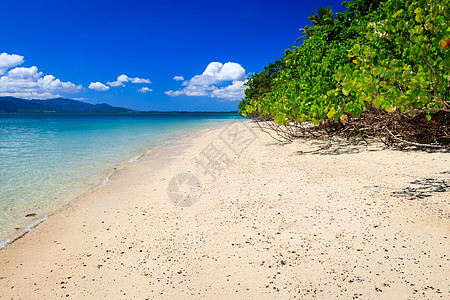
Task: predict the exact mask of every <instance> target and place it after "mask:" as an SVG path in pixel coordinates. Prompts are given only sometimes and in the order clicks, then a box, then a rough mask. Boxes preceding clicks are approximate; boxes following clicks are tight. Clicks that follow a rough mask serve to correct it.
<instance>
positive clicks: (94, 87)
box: [89, 81, 109, 92]
mask: <svg viewBox="0 0 450 300" xmlns="http://www.w3.org/2000/svg"><path fill="white" fill-rule="evenodd" d="M89 88H90V89H91V90H95V91H100V92H104V91H107V90H109V86H107V85H104V84H103V83H101V82H98V81H97V82H91V84H90V85H89Z"/></svg>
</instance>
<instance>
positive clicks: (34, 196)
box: [0, 113, 242, 248]
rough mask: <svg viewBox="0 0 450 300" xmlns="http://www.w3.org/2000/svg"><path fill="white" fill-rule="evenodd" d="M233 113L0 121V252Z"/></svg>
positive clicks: (31, 117) (7, 118)
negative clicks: (112, 179) (149, 156)
mask: <svg viewBox="0 0 450 300" xmlns="http://www.w3.org/2000/svg"><path fill="white" fill-rule="evenodd" d="M241 118H242V117H241V116H240V115H238V114H237V113H132V114H128V113H127V114H56V113H48V114H46V113H39V114H32V113H27V114H2V113H0V248H3V247H4V246H5V245H7V244H8V243H9V242H11V241H13V240H14V239H16V238H17V237H19V236H21V235H22V234H24V233H25V232H27V231H29V230H30V229H31V228H33V227H34V226H36V225H37V224H39V223H40V222H42V221H43V220H45V219H46V218H47V216H48V215H49V214H51V213H53V212H55V211H57V210H59V209H61V208H62V207H64V206H65V205H67V204H69V203H70V202H71V201H73V200H75V199H76V197H77V196H79V195H82V194H83V193H85V192H87V191H89V190H91V189H93V188H96V187H101V186H102V185H104V184H105V183H106V181H107V180H108V176H110V175H111V174H112V173H114V171H115V169H118V168H121V167H123V166H125V165H126V164H129V163H133V161H136V160H137V159H138V157H140V156H141V155H143V154H144V153H146V152H147V151H149V150H150V149H151V148H153V147H155V146H158V145H161V144H163V143H165V142H168V141H170V140H173V139H176V138H179V137H181V136H183V135H186V134H189V133H192V132H194V131H197V130H201V129H204V128H209V127H214V126H218V125H221V124H225V123H227V122H231V121H233V120H234V119H241Z"/></svg>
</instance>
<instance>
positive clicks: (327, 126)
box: [253, 109, 450, 149]
mask: <svg viewBox="0 0 450 300" xmlns="http://www.w3.org/2000/svg"><path fill="white" fill-rule="evenodd" d="M253 120H254V121H255V122H256V123H257V124H258V126H259V127H260V128H261V130H263V131H265V132H267V133H268V134H269V135H270V136H271V137H272V138H274V139H275V140H278V141H280V142H282V141H292V140H294V139H298V138H302V139H320V138H332V137H333V136H336V135H340V136H344V137H346V138H347V139H349V138H350V137H351V136H355V135H357V136H359V137H361V138H362V139H363V140H364V141H365V142H366V143H367V140H366V137H377V138H379V139H380V140H381V141H382V142H383V143H384V144H386V145H387V146H390V147H404V146H408V145H409V146H416V147H424V148H444V149H450V113H448V112H446V111H439V112H438V113H436V114H434V115H432V118H431V119H430V120H427V118H426V116H425V114H424V113H423V112H419V113H417V114H415V115H413V116H409V115H408V114H406V113H401V112H398V111H395V112H391V113H388V112H386V111H384V110H381V109H371V110H368V111H366V112H364V113H363V114H362V115H361V116H360V117H359V118H347V119H345V120H342V121H327V122H325V123H321V124H319V125H313V124H312V123H311V122H304V123H301V124H299V123H296V122H290V123H289V124H287V125H279V124H277V123H275V122H274V121H273V119H272V118H270V117H260V116H254V117H253Z"/></svg>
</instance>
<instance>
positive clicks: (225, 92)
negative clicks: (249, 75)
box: [211, 80, 247, 101]
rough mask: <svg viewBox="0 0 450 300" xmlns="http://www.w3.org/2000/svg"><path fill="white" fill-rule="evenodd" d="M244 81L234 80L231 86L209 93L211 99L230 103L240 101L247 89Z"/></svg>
mask: <svg viewBox="0 0 450 300" xmlns="http://www.w3.org/2000/svg"><path fill="white" fill-rule="evenodd" d="M244 84H245V81H242V80H241V81H239V80H234V81H233V83H232V84H231V85H228V86H225V87H221V88H217V89H215V90H213V91H212V92H211V97H213V98H222V99H227V100H230V101H233V100H240V99H242V98H243V97H244V91H245V89H246V88H247V86H246V85H244Z"/></svg>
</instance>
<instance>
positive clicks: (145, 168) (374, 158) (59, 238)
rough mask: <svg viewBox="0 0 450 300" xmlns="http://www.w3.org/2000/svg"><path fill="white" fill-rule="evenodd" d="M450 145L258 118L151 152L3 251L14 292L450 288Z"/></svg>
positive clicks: (87, 294) (346, 293) (212, 293)
mask: <svg viewBox="0 0 450 300" xmlns="http://www.w3.org/2000/svg"><path fill="white" fill-rule="evenodd" d="M449 201H450V155H449V153H448V152H444V151H421V150H415V149H410V150H398V149H388V148H385V147H384V145H383V144H381V143H378V142H376V141H374V142H373V143H371V144H369V145H366V144H365V143H364V142H363V141H359V142H352V141H348V142H347V141H341V140H339V139H335V140H334V141H333V142H332V143H331V145H329V143H328V141H304V140H295V141H293V142H289V143H280V142H278V141H275V140H274V139H272V138H271V137H270V136H269V135H267V134H266V133H264V132H262V131H261V130H260V129H259V128H258V126H256V125H255V124H254V123H253V122H251V121H249V120H245V121H242V120H240V121H236V122H232V123H229V124H226V125H221V126H220V127H215V128H211V129H205V130H201V131H199V132H196V133H195V134H191V135H188V136H185V137H183V138H180V139H177V140H175V141H172V142H170V143H168V144H166V145H163V146H160V147H157V148H155V149H154V150H152V151H151V152H149V153H147V154H146V155H144V156H142V157H141V158H140V159H138V160H137V161H136V162H134V163H132V164H129V165H127V166H126V167H124V168H123V169H121V170H120V171H118V172H117V173H115V174H114V175H112V176H111V177H110V179H109V181H108V182H107V183H106V184H105V185H104V186H103V187H101V188H98V189H96V190H95V191H93V192H91V193H88V194H86V195H84V196H83V197H82V198H80V199H78V200H77V201H76V202H74V203H73V204H72V205H70V206H68V207H66V208H64V209H62V210H60V211H59V212H57V213H55V214H53V215H51V216H50V217H49V218H48V220H46V221H45V222H43V223H42V224H40V225H39V226H37V227H36V228H34V229H33V230H31V232H29V233H27V234H26V235H24V236H23V237H22V238H20V239H18V240H16V241H15V242H13V243H12V244H9V245H7V246H6V247H5V248H3V249H1V250H0V298H2V299H3V298H4V299H56V298H74V299H99V298H101V299H103V298H108V299H152V298H164V299H199V298H203V299H211V298H216V299H330V298H336V297H338V298H342V299H352V298H353V299H416V298H425V299H441V298H442V299H445V298H448V297H449V296H450V280H449V278H450V264H449V249H450V244H449V241H448V239H449V234H450V213H449Z"/></svg>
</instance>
